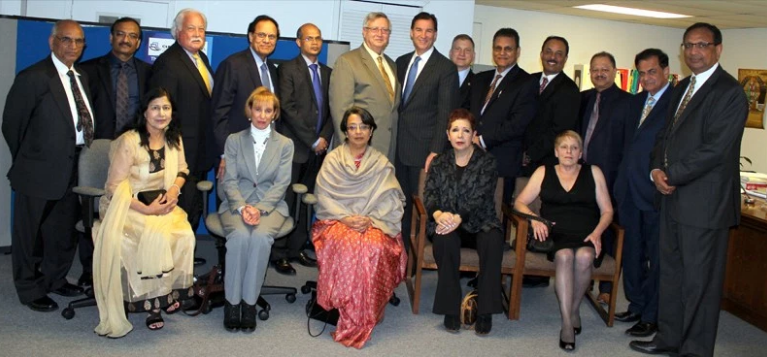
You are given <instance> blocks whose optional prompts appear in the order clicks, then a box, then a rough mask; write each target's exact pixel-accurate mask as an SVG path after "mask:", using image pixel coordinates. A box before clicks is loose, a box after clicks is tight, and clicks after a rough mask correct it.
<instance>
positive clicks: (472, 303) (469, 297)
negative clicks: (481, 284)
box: [461, 289, 477, 330]
mask: <svg viewBox="0 0 767 357" xmlns="http://www.w3.org/2000/svg"><path fill="white" fill-rule="evenodd" d="M475 322H477V290H476V289H474V290H472V291H469V293H468V294H466V296H464V297H463V301H461V324H462V325H463V327H464V328H465V329H467V330H471V329H473V328H474V323H475Z"/></svg>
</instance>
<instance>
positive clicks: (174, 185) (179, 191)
mask: <svg viewBox="0 0 767 357" xmlns="http://www.w3.org/2000/svg"><path fill="white" fill-rule="evenodd" d="M170 187H175V188H176V189H177V190H178V195H179V196H181V187H178V185H176V184H175V183H174V184H172V185H170Z"/></svg>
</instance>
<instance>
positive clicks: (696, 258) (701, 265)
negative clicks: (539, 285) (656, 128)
mask: <svg viewBox="0 0 767 357" xmlns="http://www.w3.org/2000/svg"><path fill="white" fill-rule="evenodd" d="M683 39H684V40H683V42H682V49H683V52H684V61H685V63H686V64H687V67H689V68H690V70H691V71H692V73H693V74H692V75H691V76H690V77H688V78H686V79H684V80H683V81H681V82H680V83H679V85H678V86H677V87H676V88H674V91H673V93H672V95H671V102H670V104H669V110H668V112H667V113H668V114H667V117H666V125H665V126H664V128H663V129H662V130H661V132H660V134H659V135H658V140H657V142H656V143H655V147H654V148H653V151H652V157H651V160H650V170H651V172H650V175H651V177H652V180H653V182H654V183H655V188H656V189H657V191H658V194H656V202H658V201H659V202H660V299H659V309H658V333H657V334H656V335H655V338H654V339H653V340H652V341H647V342H644V341H632V342H631V344H630V347H631V348H632V349H634V350H636V351H639V352H643V353H648V354H659V353H679V354H680V355H682V356H713V355H714V344H715V342H716V332H717V325H718V324H719V306H720V303H721V299H722V285H723V282H724V271H725V265H726V263H727V241H728V234H729V229H730V227H733V226H736V225H738V224H739V222H740V205H741V202H740V173H739V156H740V142H741V139H742V138H743V131H744V126H745V123H746V118H747V116H748V102H747V100H746V95H745V93H744V92H743V88H742V87H741V86H740V85H739V84H738V81H737V80H736V79H735V78H733V77H732V76H731V75H730V74H728V73H727V72H725V71H724V69H722V67H721V66H720V65H719V63H718V62H719V56H720V55H721V54H722V33H721V32H720V31H719V29H718V28H717V27H716V26H713V25H711V24H707V23H696V24H693V25H692V26H690V27H688V28H687V30H686V31H685V33H684V37H683Z"/></svg>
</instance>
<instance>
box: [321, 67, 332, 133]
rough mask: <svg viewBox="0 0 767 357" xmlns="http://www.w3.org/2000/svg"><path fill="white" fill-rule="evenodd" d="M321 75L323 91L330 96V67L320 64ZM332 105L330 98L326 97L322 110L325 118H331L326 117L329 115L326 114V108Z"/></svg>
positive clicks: (326, 95)
mask: <svg viewBox="0 0 767 357" xmlns="http://www.w3.org/2000/svg"><path fill="white" fill-rule="evenodd" d="M320 76H321V77H322V93H323V94H325V97H329V95H328V93H329V91H330V68H328V67H326V66H323V65H321V64H320ZM329 105H330V98H325V100H323V101H322V108H320V110H321V111H322V113H323V114H322V116H323V118H324V120H328V119H330V118H325V117H327V115H325V112H324V111H325V110H326V109H327V108H328V107H329Z"/></svg>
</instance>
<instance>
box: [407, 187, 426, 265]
mask: <svg viewBox="0 0 767 357" xmlns="http://www.w3.org/2000/svg"><path fill="white" fill-rule="evenodd" d="M416 217H417V218H418V221H419V225H418V228H419V229H418V230H416V224H415V222H411V223H410V225H411V232H410V244H411V247H412V248H413V249H417V251H418V254H419V256H420V254H421V250H422V249H423V247H424V245H425V244H426V224H427V223H428V221H429V218H428V217H427V215H426V207H425V206H424V205H423V201H422V200H421V198H420V197H418V196H417V195H413V219H414V220H415V219H416Z"/></svg>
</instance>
